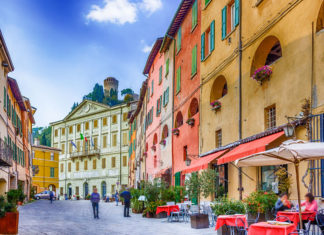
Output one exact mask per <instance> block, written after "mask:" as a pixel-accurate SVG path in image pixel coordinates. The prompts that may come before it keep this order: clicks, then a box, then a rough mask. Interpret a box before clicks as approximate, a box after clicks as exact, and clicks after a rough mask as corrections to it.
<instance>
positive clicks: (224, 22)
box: [222, 6, 227, 40]
mask: <svg viewBox="0 0 324 235" xmlns="http://www.w3.org/2000/svg"><path fill="white" fill-rule="evenodd" d="M226 25H227V6H225V7H224V8H223V10H222V40H224V38H226V34H227V28H226Z"/></svg>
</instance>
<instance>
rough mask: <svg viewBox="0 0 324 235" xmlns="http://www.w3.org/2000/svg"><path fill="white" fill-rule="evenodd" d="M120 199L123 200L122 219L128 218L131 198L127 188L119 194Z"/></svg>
mask: <svg viewBox="0 0 324 235" xmlns="http://www.w3.org/2000/svg"><path fill="white" fill-rule="evenodd" d="M120 196H121V197H123V198H124V203H125V206H124V217H130V215H129V207H130V200H131V198H132V195H131V193H130V192H129V190H128V188H126V190H125V191H124V192H122V193H121V194H120Z"/></svg>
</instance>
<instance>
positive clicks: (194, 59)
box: [191, 45, 197, 75]
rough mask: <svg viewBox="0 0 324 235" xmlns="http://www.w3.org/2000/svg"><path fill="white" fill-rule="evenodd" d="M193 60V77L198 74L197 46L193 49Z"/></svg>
mask: <svg viewBox="0 0 324 235" xmlns="http://www.w3.org/2000/svg"><path fill="white" fill-rule="evenodd" d="M191 60H192V61H191V75H194V74H195V73H197V45H195V46H194V48H193V49H192V55H191Z"/></svg>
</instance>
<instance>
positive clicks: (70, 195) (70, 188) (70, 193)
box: [68, 185, 72, 198]
mask: <svg viewBox="0 0 324 235" xmlns="http://www.w3.org/2000/svg"><path fill="white" fill-rule="evenodd" d="M68 196H69V198H71V197H72V186H71V185H70V186H69V194H68Z"/></svg>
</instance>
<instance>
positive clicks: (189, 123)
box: [186, 118, 195, 126]
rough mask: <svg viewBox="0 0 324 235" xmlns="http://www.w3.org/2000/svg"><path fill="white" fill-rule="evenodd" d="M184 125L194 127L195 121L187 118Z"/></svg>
mask: <svg viewBox="0 0 324 235" xmlns="http://www.w3.org/2000/svg"><path fill="white" fill-rule="evenodd" d="M186 123H187V124H188V125H189V126H193V125H195V119H194V118H189V119H188V120H187V121H186Z"/></svg>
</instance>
